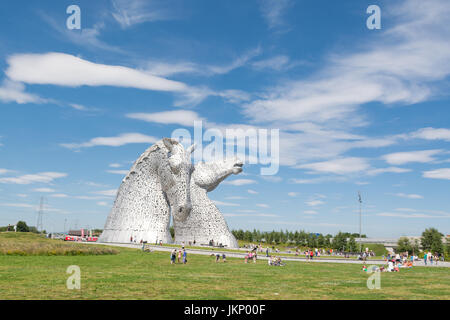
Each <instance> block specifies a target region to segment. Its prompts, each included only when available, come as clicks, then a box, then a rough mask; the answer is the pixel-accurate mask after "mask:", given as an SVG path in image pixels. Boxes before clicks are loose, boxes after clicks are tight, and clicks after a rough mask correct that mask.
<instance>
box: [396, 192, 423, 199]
mask: <svg viewBox="0 0 450 320" xmlns="http://www.w3.org/2000/svg"><path fill="white" fill-rule="evenodd" d="M393 195H394V196H396V197H400V198H407V199H423V196H422V195H420V194H415V193H402V192H400V193H395V194H393Z"/></svg>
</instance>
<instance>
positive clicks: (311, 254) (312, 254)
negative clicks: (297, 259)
mask: <svg viewBox="0 0 450 320" xmlns="http://www.w3.org/2000/svg"><path fill="white" fill-rule="evenodd" d="M309 257H310V259H311V260H312V259H313V257H314V251H312V250H311V251H310V252H309Z"/></svg>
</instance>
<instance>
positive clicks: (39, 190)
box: [31, 188, 56, 193]
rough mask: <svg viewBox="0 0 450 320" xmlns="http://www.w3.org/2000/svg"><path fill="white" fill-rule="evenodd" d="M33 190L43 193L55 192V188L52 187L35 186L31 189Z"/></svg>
mask: <svg viewBox="0 0 450 320" xmlns="http://www.w3.org/2000/svg"><path fill="white" fill-rule="evenodd" d="M31 191H33V192H44V193H52V192H56V190H55V189H52V188H35V189H33V190H31Z"/></svg>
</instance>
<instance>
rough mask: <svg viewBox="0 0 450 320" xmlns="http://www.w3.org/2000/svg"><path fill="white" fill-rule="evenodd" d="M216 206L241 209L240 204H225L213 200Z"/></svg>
mask: <svg viewBox="0 0 450 320" xmlns="http://www.w3.org/2000/svg"><path fill="white" fill-rule="evenodd" d="M213 202H214V204H215V205H216V206H226V207H239V206H240V204H239V203H232V202H223V201H218V200H213Z"/></svg>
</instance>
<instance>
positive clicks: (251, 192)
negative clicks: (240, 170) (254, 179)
mask: <svg viewBox="0 0 450 320" xmlns="http://www.w3.org/2000/svg"><path fill="white" fill-rule="evenodd" d="M247 192H248V193H250V194H258V193H259V192H258V191H255V190H252V189H248V190H247Z"/></svg>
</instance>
